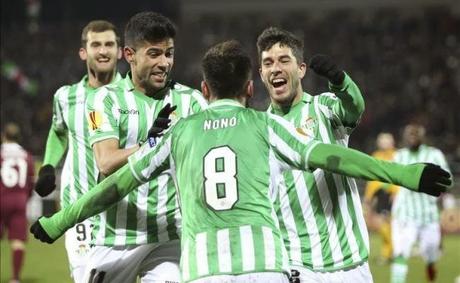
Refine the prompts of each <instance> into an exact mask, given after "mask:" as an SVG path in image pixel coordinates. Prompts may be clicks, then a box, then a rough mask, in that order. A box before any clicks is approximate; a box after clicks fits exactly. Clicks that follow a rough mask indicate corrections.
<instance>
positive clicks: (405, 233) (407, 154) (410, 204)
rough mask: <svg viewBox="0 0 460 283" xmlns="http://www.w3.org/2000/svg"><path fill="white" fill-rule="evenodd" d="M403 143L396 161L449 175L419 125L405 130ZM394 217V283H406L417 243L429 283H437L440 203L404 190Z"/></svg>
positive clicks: (392, 224) (415, 124)
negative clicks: (430, 166) (427, 165)
mask: <svg viewBox="0 0 460 283" xmlns="http://www.w3.org/2000/svg"><path fill="white" fill-rule="evenodd" d="M403 139H404V142H405V144H406V147H405V148H403V149H400V150H398V151H397V152H396V156H395V161H397V162H400V163H403V164H409V163H414V162H431V163H434V164H438V165H439V166H441V168H443V169H444V170H447V171H449V167H448V165H447V162H446V159H445V158H444V155H443V154H442V152H441V151H440V150H439V149H437V148H435V147H431V146H428V145H425V144H424V139H425V128H424V127H423V126H422V125H420V124H417V123H413V124H409V125H407V126H406V127H405V128H404V133H403ZM403 187H404V186H403ZM391 216H392V223H391V229H392V242H393V264H392V267H391V273H392V274H391V282H392V283H403V282H405V280H406V275H407V270H408V266H407V260H408V258H409V256H410V253H411V249H412V247H413V246H414V244H415V242H416V241H418V243H419V247H420V252H421V255H422V257H423V258H424V260H425V262H426V276H427V280H428V282H434V281H435V278H436V268H435V263H436V261H437V260H438V258H439V248H440V243H441V228H440V225H439V211H438V206H437V199H436V198H434V197H432V196H428V195H423V194H420V195H419V194H413V193H412V191H410V190H406V189H405V188H401V189H400V190H399V192H398V194H397V195H396V198H395V200H394V203H393V207H392V211H391Z"/></svg>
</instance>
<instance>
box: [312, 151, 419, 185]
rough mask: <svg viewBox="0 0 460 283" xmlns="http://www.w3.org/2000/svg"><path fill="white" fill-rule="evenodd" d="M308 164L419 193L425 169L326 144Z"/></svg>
mask: <svg viewBox="0 0 460 283" xmlns="http://www.w3.org/2000/svg"><path fill="white" fill-rule="evenodd" d="M309 165H310V167H313V168H322V169H324V170H327V171H331V172H333V173H338V174H342V175H346V176H350V177H354V178H359V179H364V180H368V181H372V180H376V181H381V182H385V183H391V184H395V185H399V186H403V187H405V188H408V189H410V190H413V191H417V190H418V187H419V182H420V177H421V175H422V171H423V168H424V166H425V165H423V164H409V165H402V164H398V163H393V162H388V161H384V160H379V159H375V158H373V157H371V156H369V155H367V154H364V153H362V152H359V151H357V150H353V149H349V148H345V147H342V146H338V145H332V144H323V143H321V144H318V145H317V146H316V147H315V148H314V149H313V150H312V152H311V155H310V160H309Z"/></svg>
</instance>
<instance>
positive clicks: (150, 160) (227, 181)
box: [31, 41, 450, 282]
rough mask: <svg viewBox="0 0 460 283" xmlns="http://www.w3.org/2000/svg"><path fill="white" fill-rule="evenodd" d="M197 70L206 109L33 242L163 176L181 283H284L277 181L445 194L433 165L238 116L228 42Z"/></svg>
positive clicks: (238, 74)
mask: <svg viewBox="0 0 460 283" xmlns="http://www.w3.org/2000/svg"><path fill="white" fill-rule="evenodd" d="M202 66H203V73H204V75H203V77H204V81H203V82H202V84H201V87H202V91H203V95H204V96H205V97H207V99H208V101H209V102H210V105H209V108H208V109H207V110H204V111H202V112H200V113H197V114H195V115H192V116H190V117H188V118H185V119H182V120H180V121H179V122H178V123H177V124H176V125H175V126H174V127H173V128H172V129H171V130H170V131H168V132H167V133H166V134H165V136H164V137H163V139H162V140H161V142H160V143H159V144H158V145H156V146H154V147H152V145H151V144H150V143H145V144H144V145H143V146H142V147H141V149H140V150H139V151H137V152H136V153H135V154H134V155H133V156H131V157H130V158H129V161H128V164H127V165H125V166H123V167H122V168H121V169H119V170H118V171H116V172H115V173H114V174H112V175H111V176H109V177H108V178H107V179H106V180H104V181H103V182H102V183H100V184H99V185H98V186H97V187H96V188H94V189H92V190H91V191H90V193H89V194H87V195H86V196H84V197H83V198H82V199H80V200H79V201H77V202H76V203H75V204H74V205H73V206H72V207H70V208H69V207H68V208H66V209H64V210H62V211H60V212H58V213H57V214H55V215H53V216H52V217H51V218H45V217H42V218H40V219H39V221H37V222H36V223H35V224H34V225H33V226H32V227H31V232H32V233H34V235H35V236H36V237H37V238H39V239H40V240H42V241H45V242H48V243H51V242H53V241H54V240H55V239H57V238H58V237H59V236H60V235H62V233H63V232H64V231H65V229H67V228H68V227H70V225H71V223H73V222H74V221H77V220H78V219H83V218H86V217H89V216H91V215H93V214H94V213H97V212H98V211H101V210H104V209H106V208H107V207H109V206H111V205H112V204H113V203H114V202H116V201H118V200H120V199H123V198H124V197H125V195H127V194H128V193H129V192H130V191H132V190H133V189H135V188H136V187H137V186H138V185H139V184H142V183H145V182H148V181H149V180H151V179H153V178H155V177H156V176H157V175H158V174H160V173H161V172H162V171H164V170H165V168H170V170H171V172H172V173H173V174H174V176H175V181H176V184H177V189H178V195H179V201H180V204H181V211H182V221H183V226H182V234H181V240H182V241H181V245H182V257H181V272H182V278H181V280H182V281H184V282H289V281H288V274H289V271H288V265H287V263H288V262H287V255H286V252H285V249H284V245H283V240H282V237H281V234H280V231H279V228H278V226H277V222H278V220H277V219H276V214H275V212H274V207H273V200H274V199H275V197H276V195H277V191H276V190H277V186H276V183H275V180H276V179H277V176H278V175H279V174H281V173H282V171H284V170H286V169H290V168H292V167H296V168H297V169H302V170H309V169H310V168H312V169H314V168H323V169H327V170H331V171H333V172H337V173H340V174H350V175H352V176H354V177H360V178H365V179H379V180H382V181H386V182H396V183H398V184H404V185H405V186H408V187H410V188H412V189H414V190H419V191H425V188H427V187H430V186H431V185H433V184H434V183H433V182H439V184H438V185H436V188H433V187H430V188H431V191H430V192H429V193H432V194H435V195H439V194H440V192H441V191H443V190H444V187H445V186H446V185H449V184H450V180H449V179H448V178H447V177H446V176H448V173H447V172H444V171H443V170H442V169H440V168H438V167H436V166H434V165H432V164H430V165H426V164H414V165H400V164H396V163H389V162H384V161H379V160H376V159H373V158H371V157H370V156H368V155H365V154H362V153H360V152H358V151H354V150H351V149H346V148H343V147H340V146H336V145H329V144H322V143H320V142H318V141H316V140H314V139H312V138H311V137H308V136H306V135H305V134H303V133H300V132H297V131H296V129H295V128H294V127H293V126H292V125H291V124H290V123H288V122H287V121H285V120H284V119H282V118H280V117H278V116H275V115H271V114H268V113H265V112H259V111H255V110H252V109H248V108H245V107H244V105H246V101H247V99H248V98H249V97H251V96H252V94H253V82H252V80H251V78H250V77H251V62H250V58H249V56H248V55H247V54H246V52H245V51H244V50H243V49H242V47H241V45H240V44H239V43H237V42H236V41H227V42H223V43H220V44H217V45H216V46H214V47H212V48H211V49H209V50H208V51H207V53H206V55H205V56H204V58H203V61H202Z"/></svg>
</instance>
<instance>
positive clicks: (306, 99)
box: [267, 92, 313, 115]
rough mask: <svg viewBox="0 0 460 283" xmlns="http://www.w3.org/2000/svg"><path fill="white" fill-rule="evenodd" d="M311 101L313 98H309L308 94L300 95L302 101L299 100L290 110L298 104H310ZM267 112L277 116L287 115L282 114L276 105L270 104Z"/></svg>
mask: <svg viewBox="0 0 460 283" xmlns="http://www.w3.org/2000/svg"><path fill="white" fill-rule="evenodd" d="M312 100H313V96H311V95H310V94H308V93H306V92H304V93H303V95H302V99H300V100H299V102H297V103H296V104H294V105H292V106H291V108H290V109H291V110H292V109H293V108H295V107H296V106H297V105H299V104H307V103H310V102H311V101H312ZM267 112H268V113H271V114H277V115H279V114H282V115H286V114H287V113H284V112H283V111H282V110H281V108H280V107H278V106H276V105H273V103H270V105H269V106H268V109H267ZM289 112H290V110H289ZM289 112H288V113H289Z"/></svg>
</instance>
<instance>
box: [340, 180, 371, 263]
mask: <svg viewBox="0 0 460 283" xmlns="http://www.w3.org/2000/svg"><path fill="white" fill-rule="evenodd" d="M340 178H341V180H342V183H343V188H344V190H345V194H346V198H347V207H348V213H349V215H350V218H351V225H352V229H353V235H354V236H355V238H356V242H357V245H358V250H359V257H360V259H361V260H366V259H367V258H368V256H369V251H368V250H367V246H366V243H365V241H364V239H363V235H362V233H361V230H360V228H359V225H358V219H357V217H356V211H355V207H354V204H353V195H352V192H351V188H350V186H349V185H348V182H347V177H345V176H340ZM358 213H362V212H361V211H359V212H358ZM350 259H352V257H350Z"/></svg>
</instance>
